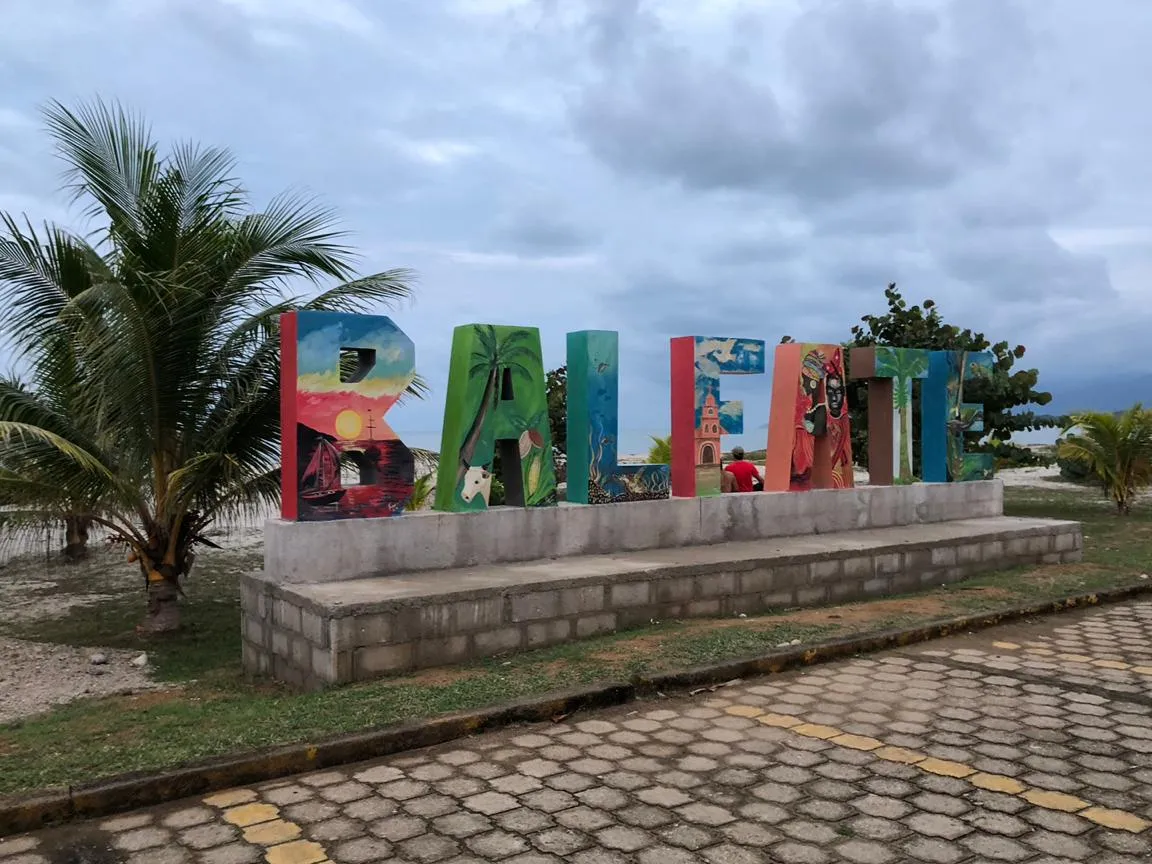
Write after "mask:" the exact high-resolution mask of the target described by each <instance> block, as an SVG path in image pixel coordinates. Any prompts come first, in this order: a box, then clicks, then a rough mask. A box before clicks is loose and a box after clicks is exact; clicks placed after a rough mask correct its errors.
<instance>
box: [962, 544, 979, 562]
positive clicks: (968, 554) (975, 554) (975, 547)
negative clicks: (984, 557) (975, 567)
mask: <svg viewBox="0 0 1152 864" xmlns="http://www.w3.org/2000/svg"><path fill="white" fill-rule="evenodd" d="M956 563H957V564H964V565H972V564H979V563H980V544H978V543H965V544H964V545H963V546H957V547H956Z"/></svg>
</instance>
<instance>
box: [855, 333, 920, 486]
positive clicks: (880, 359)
mask: <svg viewBox="0 0 1152 864" xmlns="http://www.w3.org/2000/svg"><path fill="white" fill-rule="evenodd" d="M928 353H929V352H928V351H926V350H924V349H923V348H888V347H885V346H882V345H878V346H876V347H874V348H852V349H851V350H850V357H849V359H850V361H851V362H850V363H849V364H848V365H849V371H850V372H851V375H852V378H853V379H865V380H867V381H868V482H869V483H871V484H872V485H873V486H891V485H892V484H893V483H894V482H895V483H899V484H907V483H911V482H913V480H914V479H915V478H913V476H912V381H913V380H915V379H916V378H925V377H927V375H928ZM893 466H895V471H894V470H893Z"/></svg>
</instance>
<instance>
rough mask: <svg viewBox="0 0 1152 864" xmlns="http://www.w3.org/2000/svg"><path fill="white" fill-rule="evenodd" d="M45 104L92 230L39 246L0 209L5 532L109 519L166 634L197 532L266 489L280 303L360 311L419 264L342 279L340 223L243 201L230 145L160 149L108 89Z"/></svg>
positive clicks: (60, 234)
mask: <svg viewBox="0 0 1152 864" xmlns="http://www.w3.org/2000/svg"><path fill="white" fill-rule="evenodd" d="M45 116H46V119H47V123H48V130H49V133H50V135H51V137H52V139H53V141H54V143H55V145H56V150H57V153H58V154H59V155H60V156H61V157H62V159H63V160H64V162H65V163H66V165H67V168H68V171H67V176H68V179H69V181H70V185H71V189H72V192H73V194H74V196H75V198H76V199H77V200H78V201H81V202H83V203H84V204H85V205H87V210H86V214H87V216H88V217H89V218H92V219H95V220H97V221H98V223H99V229H98V233H97V234H95V235H93V238H94V239H93V241H92V242H89V241H87V240H84V239H81V238H79V237H76V236H72V235H69V234H68V233H66V232H64V231H61V230H59V229H56V228H51V227H49V228H48V230H47V234H46V239H45V240H43V241H42V240H41V239H40V238H39V237H38V236H37V235H36V234H35V232H33V231H31V230H30V229H27V230H22V229H21V228H20V227H19V226H18V225H17V223H16V222H15V220H13V219H11V218H7V219H6V220H5V222H4V228H5V231H4V234H3V235H0V304H2V305H3V308H4V309H5V310H6V315H5V318H4V320H3V321H2V322H0V330H2V331H3V333H4V334H5V336H6V337H7V338H8V340H9V341H10V342H11V344H13V345H14V346H15V347H16V348H17V351H18V355H19V357H20V359H21V362H22V363H23V364H24V365H25V366H26V367H27V369H28V370H29V373H28V379H29V381H28V384H29V386H27V387H21V386H18V382H16V381H13V380H6V381H0V504H3V505H5V510H4V517H5V521H4V523H3V525H4V526H5V527H6V528H7V529H9V530H19V529H20V528H21V527H29V526H32V525H36V524H43V522H45V521H49V520H59V519H61V518H64V517H65V516H68V515H81V516H83V517H84V518H86V519H90V520H91V522H92V523H93V524H96V525H100V526H102V527H103V528H104V529H105V530H106V532H107V534H108V536H109V538H110V539H112V540H114V541H118V542H120V543H123V544H124V545H125V546H127V547H128V549H129V558H130V560H132V561H135V562H137V563H138V565H139V567H140V570H141V572H142V574H143V576H144V580H145V584H146V586H147V593H148V616H147V618H146V620H145V624H144V628H145V629H147V630H150V631H161V630H170V629H174V628H176V627H177V626H179V607H178V596H179V594H180V593H181V587H180V586H181V581H182V578H183V577H184V576H185V575H186V574H187V573H188V571H189V570H190V568H191V566H192V562H193V560H194V557H195V553H194V548H195V546H196V544H197V543H200V542H206V541H204V540H203V532H204V531H205V529H206V528H207V526H208V525H210V524H211V523H212V522H214V521H215V520H217V519H220V518H223V517H226V516H230V515H233V514H238V513H239V512H242V511H246V510H249V509H251V508H254V507H258V506H260V505H270V504H273V503H274V502H276V501H277V500H278V497H279V470H280V469H279V436H280V429H279V382H278V378H279V351H278V346H279V316H280V313H282V312H285V311H288V310H291V309H315V310H330V311H345V312H361V311H365V310H366V309H367V308H368V307H369V306H370V305H371V304H373V303H376V302H381V301H391V300H395V299H397V298H402V297H406V296H408V295H409V294H410V288H409V279H410V276H411V274H410V273H409V272H408V271H404V270H392V271H388V272H384V273H378V274H375V275H372V276H366V277H362V278H359V279H354V278H352V277H353V268H352V263H353V260H354V256H353V253H352V251H351V250H350V249H349V248H348V247H347V246H345V245H343V242H342V241H343V240H344V239H345V234H344V233H343V232H341V231H340V230H339V229H338V228H337V227H336V224H335V220H334V218H333V215H332V214H331V212H329V211H327V210H325V209H322V208H319V207H317V206H316V205H315V204H314V203H312V202H311V201H309V200H306V199H302V198H300V197H298V196H292V195H285V196H280V197H277V198H275V199H273V200H272V202H271V203H270V204H269V205H268V207H267V208H266V209H265V210H263V211H262V212H252V211H251V209H250V206H249V202H248V198H247V195H246V194H245V192H244V190H243V189H242V188H241V186H240V185H239V183H238V182H237V181H235V180H234V179H233V178H232V174H231V172H232V170H233V167H234V163H233V160H232V158H231V157H230V156H229V155H228V154H227V153H226V152H225V151H222V150H217V149H214V148H202V147H199V146H197V145H194V144H182V145H178V146H176V147H175V148H173V149H172V150H171V152H170V153H169V154H168V155H166V156H161V154H160V152H159V149H158V147H157V145H156V143H155V142H154V141H153V139H152V137H151V134H150V131H149V129H148V128H147V126H146V125H145V124H144V123H143V122H142V121H141V120H139V119H138V118H136V117H134V116H132V115H130V114H128V113H127V112H125V111H124V110H123V109H122V108H119V107H115V106H114V107H109V106H106V105H104V104H103V103H100V102H96V103H94V104H92V105H89V106H82V107H80V108H79V109H77V110H75V111H73V110H69V109H67V108H65V107H64V106H63V105H61V104H59V103H52V104H51V105H50V106H49V107H48V109H47V110H46V111H45ZM329 280H334V281H335V282H336V283H337V284H336V285H335V286H334V287H330V288H327V290H324V291H322V292H321V293H320V294H319V296H316V297H314V298H313V299H311V300H308V301H304V300H303V299H301V298H299V297H296V296H291V295H289V294H287V289H288V287H289V286H290V285H291V284H292V283H293V282H296V281H300V282H311V283H313V284H316V285H321V284H323V283H324V282H326V281H329ZM419 391H420V387H419V385H417V386H416V387H414V388H413V391H412V392H414V393H418V392H419ZM77 507H80V508H82V511H83V512H81V513H77Z"/></svg>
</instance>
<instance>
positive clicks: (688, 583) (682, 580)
mask: <svg viewBox="0 0 1152 864" xmlns="http://www.w3.org/2000/svg"><path fill="white" fill-rule="evenodd" d="M651 584H652V600H653V602H655V603H659V604H662V605H663V604H666V603H684V602H686V601H688V600H691V599H692V594H693V592H694V591H695V590H696V579H695V578H694V577H692V576H678V577H676V578H673V579H658V580H656V581H655V582H652V583H651Z"/></svg>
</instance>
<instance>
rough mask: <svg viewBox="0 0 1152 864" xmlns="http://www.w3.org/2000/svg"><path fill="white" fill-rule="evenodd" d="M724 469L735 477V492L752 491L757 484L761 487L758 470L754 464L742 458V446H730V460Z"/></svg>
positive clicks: (761, 480) (761, 482)
mask: <svg viewBox="0 0 1152 864" xmlns="http://www.w3.org/2000/svg"><path fill="white" fill-rule="evenodd" d="M724 470H725V471H727V472H729V473H730V474H732V475H733V476H734V477H735V478H736V491H737V492H754V491H756V486H757V485H761V488H762V484H763V479H762V478H761V477H760V472H759V471H757V470H756V466H755V465H753V464H752V463H751V462H746V461H745V460H744V448H743V447H733V448H732V461H731V462H729V463H728V464H727V465H725V466H724Z"/></svg>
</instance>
